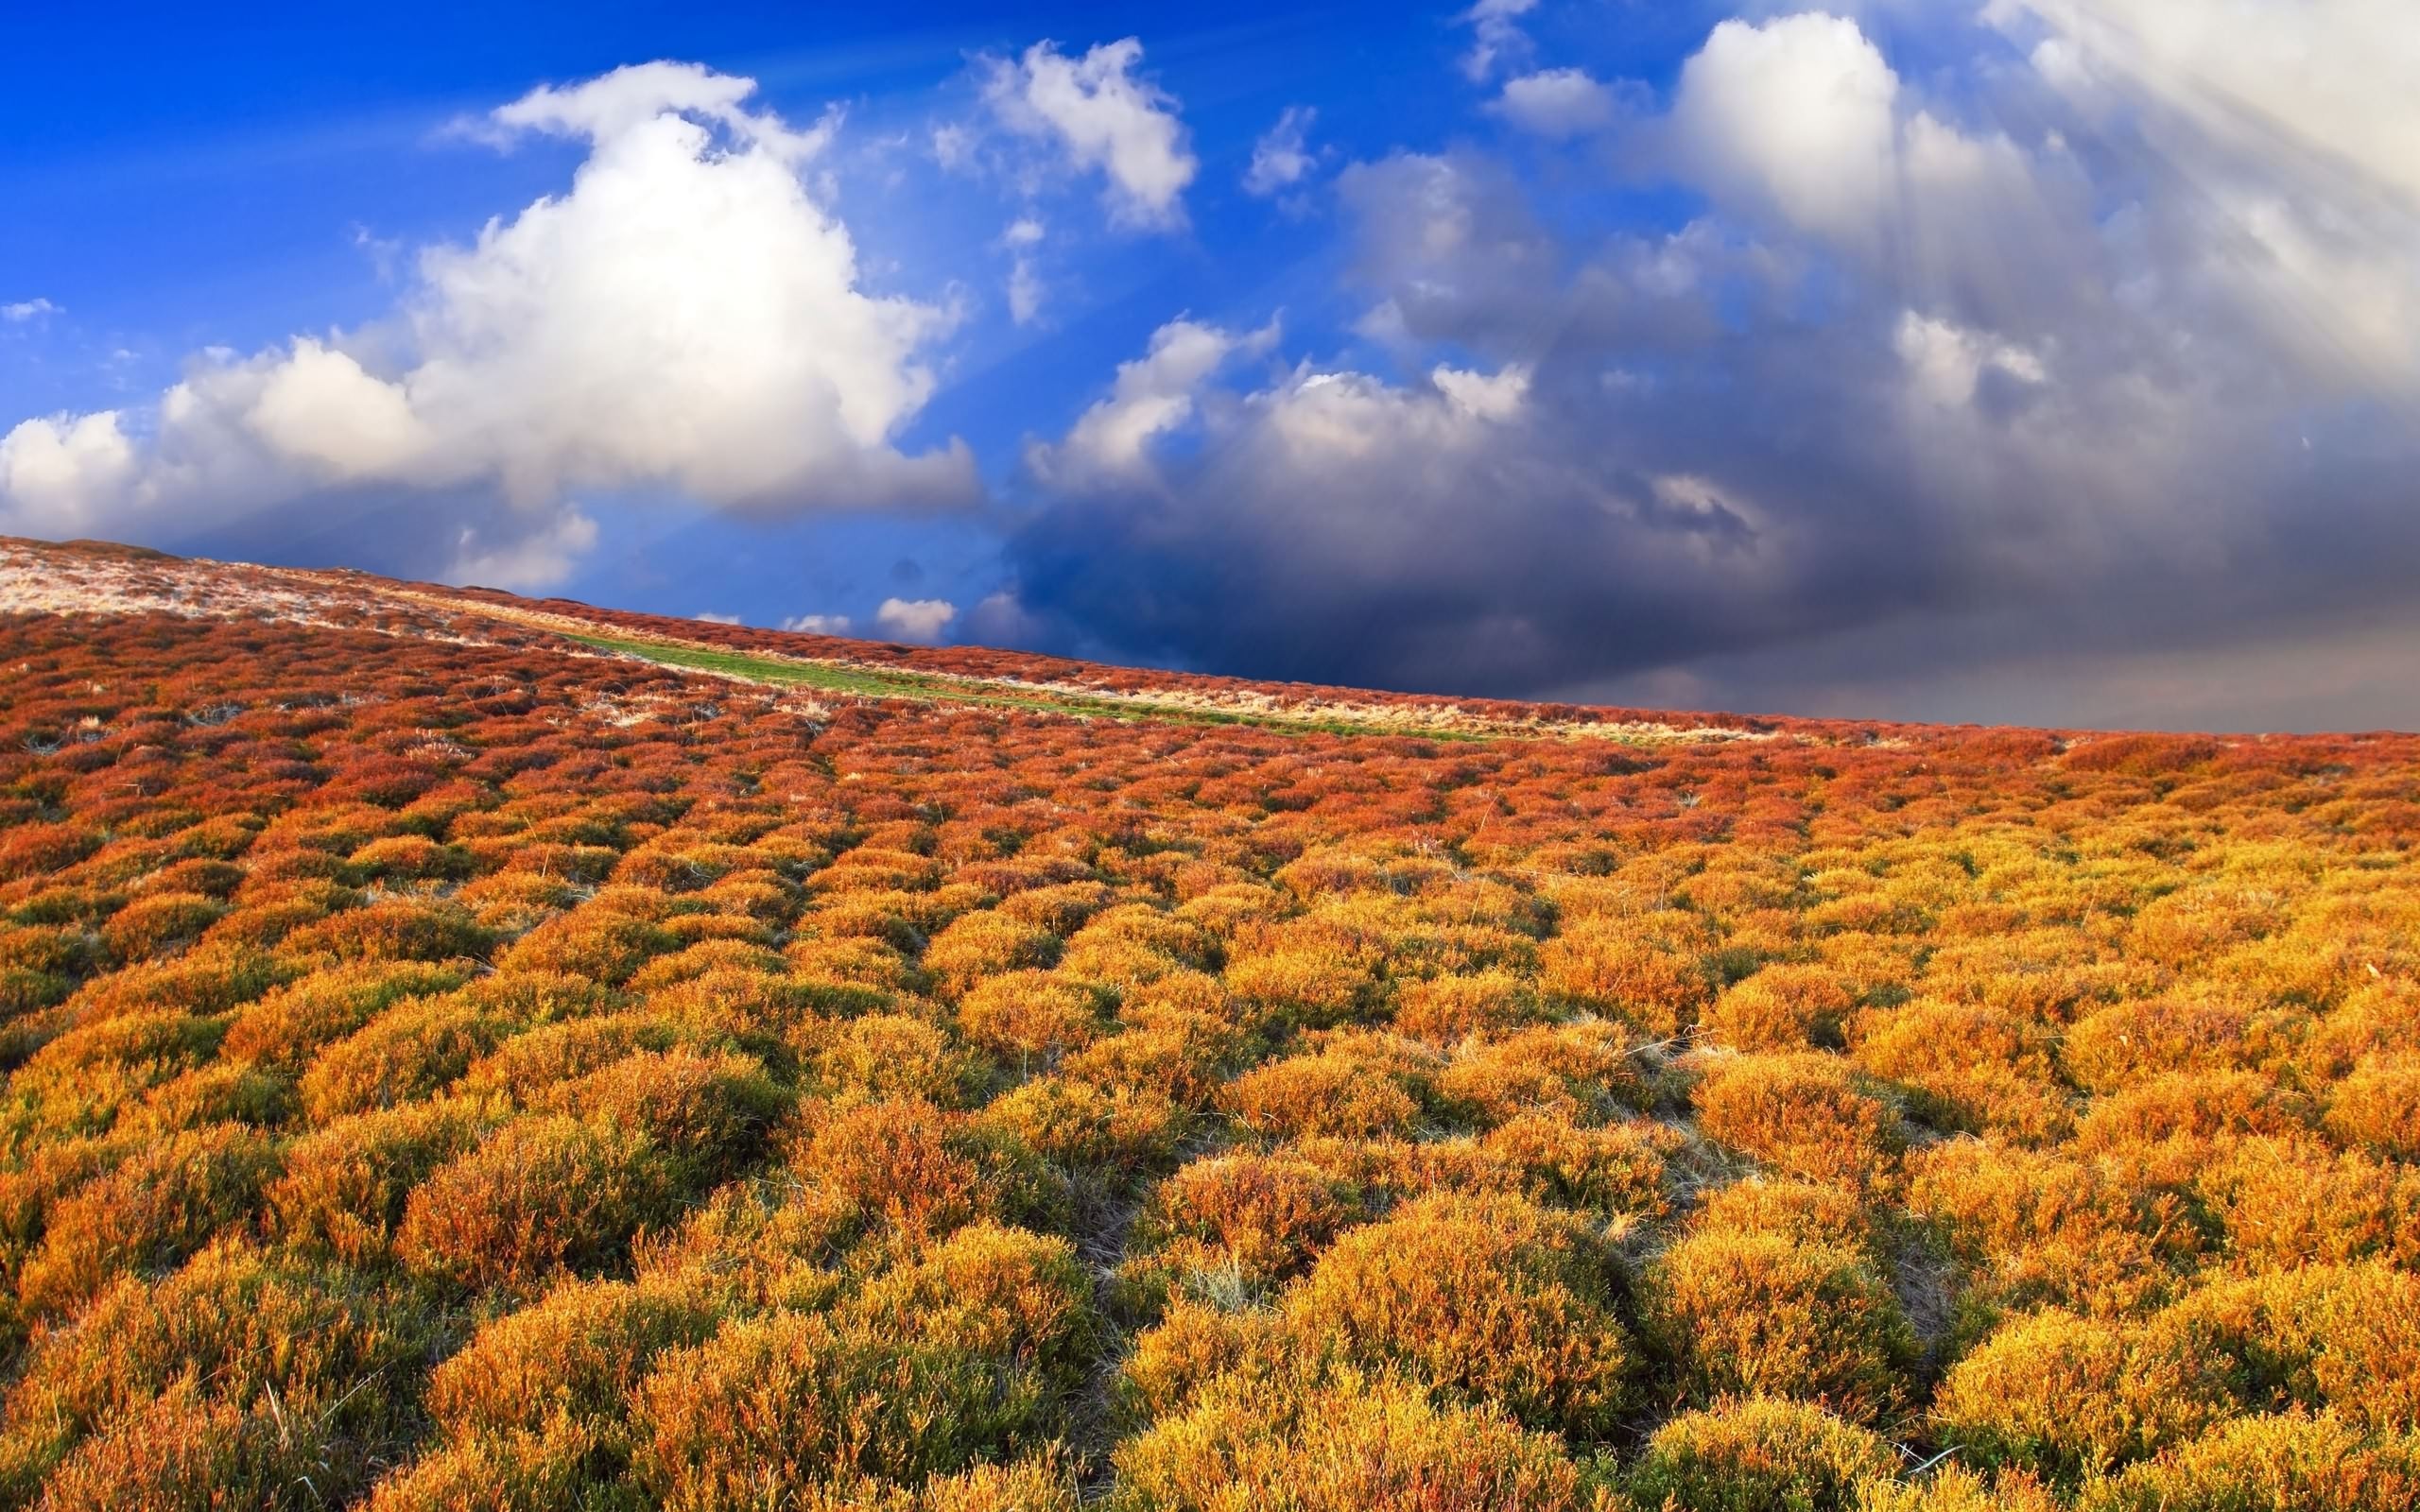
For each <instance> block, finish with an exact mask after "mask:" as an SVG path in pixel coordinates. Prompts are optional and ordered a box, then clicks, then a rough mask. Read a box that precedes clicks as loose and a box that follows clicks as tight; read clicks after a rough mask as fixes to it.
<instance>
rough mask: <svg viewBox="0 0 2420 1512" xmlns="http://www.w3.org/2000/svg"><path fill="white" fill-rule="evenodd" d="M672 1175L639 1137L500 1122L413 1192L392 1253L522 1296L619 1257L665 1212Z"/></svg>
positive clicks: (575, 1124) (557, 1122) (548, 1121)
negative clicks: (560, 1275)
mask: <svg viewBox="0 0 2420 1512" xmlns="http://www.w3.org/2000/svg"><path fill="white" fill-rule="evenodd" d="M671 1179H672V1178H671V1175H670V1173H669V1172H667V1171H666V1169H665V1164H664V1159H663V1156H662V1155H661V1153H660V1152H658V1151H657V1150H656V1148H655V1146H654V1145H653V1144H652V1143H649V1142H648V1139H647V1138H646V1137H645V1136H644V1135H642V1134H637V1133H633V1132H630V1131H626V1130H622V1129H618V1128H613V1127H606V1128H598V1127H596V1126H594V1125H588V1124H584V1123H582V1122H580V1121H579V1120H578V1119H572V1118H563V1117H531V1118H525V1119H521V1120H518V1121H516V1122H514V1123H510V1124H507V1125H505V1126H504V1127H502V1128H500V1129H498V1130H496V1131H495V1132H494V1133H493V1134H492V1135H490V1136H488V1138H487V1140H486V1142H485V1143H482V1144H480V1145H479V1146H478V1147H477V1148H476V1149H474V1150H471V1151H469V1152H468V1153H466V1154H463V1155H459V1156H457V1157H456V1158H455V1159H454V1160H450V1161H448V1162H447V1163H446V1164H444V1165H442V1166H440V1167H438V1169H437V1170H436V1171H435V1172H434V1173H432V1174H431V1175H430V1176H429V1177H428V1178H427V1179H426V1180H425V1181H423V1182H422V1183H421V1184H420V1185H419V1186H417V1187H415V1188H413V1189H412V1193H411V1195H410V1197H409V1198H408V1199H407V1200H406V1204H405V1209H404V1221H403V1225H402V1227H401V1228H400V1229H397V1231H396V1234H395V1251H396V1254H397V1255H398V1257H399V1258H401V1259H402V1261H403V1262H404V1263H405V1264H406V1265H408V1266H410V1267H411V1268H412V1269H413V1270H414V1271H417V1272H419V1273H421V1274H423V1275H425V1276H428V1277H431V1278H433V1279H436V1280H442V1281H446V1282H449V1283H451V1284H454V1285H457V1286H460V1287H464V1288H467V1289H470V1290H474V1291H485V1290H489V1289H492V1288H504V1289H507V1290H511V1291H527V1290H528V1289H530V1288H532V1287H534V1286H536V1285H539V1284H541V1283H543V1282H544V1281H545V1280H547V1279H548V1278H549V1277H551V1276H552V1275H554V1274H555V1273H556V1272H557V1271H559V1270H564V1269H568V1270H572V1271H575V1272H579V1271H590V1270H595V1269H597V1268H600V1267H603V1266H606V1265H610V1264H613V1263H615V1262H617V1261H618V1260H619V1259H620V1257H621V1256H622V1255H623V1253H624V1252H625V1250H626V1249H627V1247H628V1246H629V1244H630V1240H631V1235H633V1234H635V1233H636V1232H637V1231H638V1230H639V1229H641V1228H643V1227H645V1226H647V1225H649V1224H651V1223H660V1222H662V1221H663V1220H664V1219H665V1217H666V1215H667V1212H668V1206H667V1200H666V1199H667V1197H668V1195H669V1190H670V1186H671Z"/></svg>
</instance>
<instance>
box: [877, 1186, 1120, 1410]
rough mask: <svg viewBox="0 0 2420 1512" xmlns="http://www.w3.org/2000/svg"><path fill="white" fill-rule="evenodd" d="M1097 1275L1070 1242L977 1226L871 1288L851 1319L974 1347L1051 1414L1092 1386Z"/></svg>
mask: <svg viewBox="0 0 2420 1512" xmlns="http://www.w3.org/2000/svg"><path fill="white" fill-rule="evenodd" d="M1092 1291H1093V1288H1092V1277H1091V1276H1090V1274H1089V1273H1087V1272H1086V1271H1085V1269H1084V1267H1083V1265H1082V1263H1080V1262H1079V1261H1078V1260H1077V1258H1076V1250H1075V1246H1072V1245H1070V1244H1069V1243H1067V1241H1065V1240H1063V1239H1058V1238H1050V1237H1046V1236H1044V1235H1041V1234H1036V1233H1031V1232H1029V1231H1027V1230H1025V1229H1011V1228H1004V1227H1002V1226H1000V1225H998V1224H993V1223H977V1224H973V1225H970V1226H969V1227H967V1228H964V1229H959V1230H958V1231H957V1232H956V1233H954V1234H951V1235H950V1236H949V1237H947V1238H946V1239H943V1240H942V1241H941V1242H940V1243H938V1244H936V1245H934V1246H932V1247H931V1248H930V1249H928V1250H926V1251H925V1252H924V1253H923V1254H921V1255H919V1256H917V1257H916V1258H915V1259H914V1260H912V1261H909V1262H908V1263H903V1264H901V1265H900V1266H898V1267H897V1268H896V1269H893V1270H891V1271H890V1272H889V1273H888V1274H886V1275H883V1276H879V1277H876V1278H875V1279H873V1280H871V1281H869V1282H867V1283H866V1286H865V1289H864V1290H863V1291H861V1292H859V1293H858V1294H857V1295H856V1297H853V1298H852V1299H851V1300H850V1303H849V1307H848V1313H849V1315H850V1316H851V1317H852V1318H854V1319H856V1320H858V1321H861V1322H862V1323H863V1324H864V1325H865V1326H866V1328H867V1329H868V1330H869V1331H870V1332H873V1334H875V1335H876V1336H879V1337H884V1338H891V1339H920V1340H923V1341H924V1342H925V1343H928V1344H931V1345H934V1346H936V1347H941V1348H946V1349H963V1350H969V1351H972V1352H973V1353H976V1354H979V1355H982V1356H984V1357H985V1358H987V1359H990V1360H993V1361H995V1362H997V1363H998V1364H999V1365H1001V1366H1005V1367H1008V1368H1011V1369H1013V1370H1014V1371H1016V1372H1018V1373H1019V1375H1020V1378H1021V1379H1020V1382H1019V1383H1018V1384H1017V1385H1015V1386H1013V1387H1011V1392H1012V1394H1014V1395H1018V1396H1030V1397H1032V1398H1033V1399H1034V1400H1036V1401H1037V1402H1038V1403H1040V1404H1042V1405H1041V1407H1040V1408H1038V1410H1041V1411H1050V1410H1053V1409H1054V1408H1055V1406H1056V1405H1057V1404H1058V1403H1060V1402H1062V1401H1063V1400H1065V1399H1067V1398H1069V1397H1072V1396H1073V1395H1074V1394H1075V1393H1077V1392H1078V1391H1079V1390H1080V1389H1081V1388H1082V1386H1083V1384H1084V1379H1085V1371H1086V1369H1087V1368H1088V1367H1089V1366H1090V1364H1091V1361H1092V1355H1093V1351H1094V1349H1095V1348H1096V1347H1097V1345H1098V1330H1099V1324H1098V1320H1097V1319H1096V1318H1095V1317H1094V1316H1093V1309H1092Z"/></svg>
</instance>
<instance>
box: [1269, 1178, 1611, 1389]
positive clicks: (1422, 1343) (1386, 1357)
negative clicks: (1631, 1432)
mask: <svg viewBox="0 0 2420 1512" xmlns="http://www.w3.org/2000/svg"><path fill="white" fill-rule="evenodd" d="M1285 1315H1286V1321H1287V1326H1288V1332H1289V1333H1291V1334H1292V1335H1293V1336H1294V1337H1296V1338H1298V1339H1300V1340H1301V1341H1302V1344H1303V1347H1305V1348H1306V1349H1310V1350H1312V1351H1315V1352H1316V1353H1318V1354H1320V1355H1322V1356H1324V1357H1326V1358H1330V1359H1333V1360H1335V1361H1338V1362H1340V1363H1343V1364H1346V1365H1349V1366H1355V1367H1357V1368H1358V1369H1361V1370H1364V1371H1367V1372H1373V1373H1376V1372H1383V1371H1386V1370H1388V1369H1392V1368H1401V1369H1406V1370H1409V1371H1411V1372H1413V1373H1414V1374H1415V1375H1417V1376H1418V1377H1419V1378H1420V1379H1423V1380H1426V1381H1428V1382H1431V1383H1435V1384H1436V1385H1438V1386H1440V1387H1443V1388H1444V1389H1446V1390H1448V1391H1451V1392H1453V1393H1456V1394H1457V1395H1459V1396H1461V1397H1462V1398H1464V1399H1465V1400H1472V1401H1476V1402H1485V1403H1491V1404H1494V1405H1495V1406H1499V1407H1502V1408H1503V1409H1504V1410H1506V1411H1508V1412H1510V1413H1511V1414H1512V1415H1513V1417H1516V1418H1518V1419H1520V1420H1521V1421H1522V1422H1524V1423H1526V1424H1528V1425H1529V1426H1530V1427H1534V1428H1547V1429H1560V1430H1563V1431H1564V1432H1566V1433H1570V1434H1573V1435H1578V1436H1582V1437H1599V1436H1602V1435H1604V1433H1605V1432H1606V1431H1607V1430H1608V1429H1610V1427H1611V1426H1612V1424H1613V1423H1614V1422H1615V1421H1616V1419H1617V1418H1618V1417H1619V1415H1620V1413H1621V1412H1622V1410H1623V1408H1624V1406H1625V1405H1626V1404H1627V1402H1628V1400H1629V1378H1630V1376H1631V1373H1632V1371H1633V1369H1634V1366H1635V1363H1636V1362H1635V1360H1634V1350H1633V1348H1632V1345H1631V1342H1630V1336H1629V1332H1628V1331H1627V1330H1626V1329H1624V1328H1623V1327H1622V1325H1621V1322H1620V1320H1619V1319H1618V1318H1617V1317H1616V1315H1615V1314H1614V1311H1613V1308H1612V1305H1611V1297H1610V1290H1609V1285H1608V1278H1607V1266H1606V1257H1605V1256H1604V1255H1603V1254H1602V1253H1601V1252H1600V1251H1599V1249H1598V1248H1597V1246H1596V1241H1595V1239H1594V1236H1593V1235H1591V1234H1590V1233H1589V1232H1588V1231H1587V1229H1585V1228H1584V1226H1582V1225H1581V1224H1579V1223H1576V1222H1574V1221H1572V1220H1570V1219H1568V1218H1566V1217H1564V1216H1562V1215H1559V1214H1556V1213H1553V1212H1551V1211H1547V1210H1546V1209H1543V1208H1539V1207H1536V1206H1533V1205H1531V1204H1530V1203H1528V1202H1526V1201H1524V1200H1522V1199H1521V1198H1518V1197H1512V1196H1489V1197H1481V1196H1453V1195H1447V1196H1440V1197H1432V1198H1427V1199H1425V1200H1423V1201H1420V1202H1416V1203H1413V1204H1411V1205H1410V1206H1409V1207H1408V1208H1405V1209H1403V1210H1401V1211H1398V1212H1397V1213H1395V1214H1393V1215H1392V1216H1390V1217H1388V1218H1386V1219H1384V1220H1382V1221H1380V1222H1377V1223H1374V1224H1369V1225H1367V1226H1365V1227H1362V1228H1359V1229H1353V1230H1351V1231H1350V1232H1348V1233H1346V1234H1344V1235H1343V1236H1342V1237H1341V1238H1340V1239H1339V1240H1338V1241H1337V1242H1336V1244H1335V1245H1334V1246H1332V1247H1331V1248H1330V1249H1329V1250H1328V1251H1327V1253H1326V1254H1325V1255H1323V1256H1322V1257H1321V1259H1320V1261H1319V1263H1318V1264H1317V1265H1315V1266H1314V1267H1313V1268H1312V1270H1311V1273H1310V1275H1309V1277H1308V1278H1306V1279H1305V1280H1304V1281H1303V1282H1302V1283H1301V1284H1300V1285H1298V1286H1297V1287H1295V1288H1294V1289H1292V1290H1291V1291H1290V1292H1288V1295H1287V1297H1286V1302H1285Z"/></svg>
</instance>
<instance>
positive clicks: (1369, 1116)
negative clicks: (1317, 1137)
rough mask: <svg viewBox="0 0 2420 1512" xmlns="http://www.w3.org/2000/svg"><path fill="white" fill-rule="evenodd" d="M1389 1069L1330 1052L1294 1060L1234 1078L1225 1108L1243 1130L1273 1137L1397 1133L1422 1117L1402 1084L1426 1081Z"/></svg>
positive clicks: (1357, 1136)
mask: <svg viewBox="0 0 2420 1512" xmlns="http://www.w3.org/2000/svg"><path fill="white" fill-rule="evenodd" d="M1390 1070H1391V1068H1387V1067H1384V1066H1381V1065H1373V1064H1371V1063H1370V1062H1369V1061H1367V1060H1364V1059H1361V1058H1359V1057H1354V1056H1350V1055H1345V1054H1339V1053H1336V1052H1332V1051H1327V1052H1320V1053H1316V1054H1312V1055H1307V1056H1295V1057H1289V1058H1288V1059H1285V1060H1273V1061H1271V1062H1269V1063H1268V1064H1266V1065H1263V1066H1260V1067H1257V1068H1255V1069H1254V1070H1252V1071H1249V1072H1246V1073H1245V1074H1243V1075H1241V1076H1238V1077H1237V1078H1236V1080H1235V1081H1234V1082H1233V1083H1231V1084H1230V1085H1229V1086H1228V1088H1227V1092H1226V1104H1227V1107H1228V1108H1230V1109H1231V1110H1232V1111H1233V1112H1234V1113H1235V1116H1236V1119H1237V1121H1239V1122H1240V1123H1241V1124H1242V1125H1244V1126H1245V1127H1246V1128H1248V1129H1251V1130H1252V1131H1253V1132H1254V1133H1256V1134H1262V1135H1267V1136H1271V1137H1273V1138H1287V1137H1292V1136H1301V1135H1305V1134H1329V1135H1340V1136H1343V1137H1346V1138H1353V1139H1366V1138H1368V1137H1369V1136H1371V1135H1374V1134H1382V1133H1388V1132H1401V1131H1404V1130H1408V1129H1409V1128H1410V1127H1411V1126H1412V1125H1414V1124H1415V1123H1417V1122H1418V1121H1419V1118H1420V1114H1421V1104H1420V1099H1419V1097H1417V1096H1416V1095H1414V1093H1413V1091H1412V1090H1411V1087H1408V1086H1407V1085H1406V1083H1407V1082H1409V1083H1411V1084H1412V1086H1420V1085H1422V1084H1423V1083H1424V1082H1425V1081H1426V1078H1425V1077H1419V1076H1417V1074H1411V1075H1407V1074H1390Z"/></svg>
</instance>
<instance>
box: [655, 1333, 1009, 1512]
mask: <svg viewBox="0 0 2420 1512" xmlns="http://www.w3.org/2000/svg"><path fill="white" fill-rule="evenodd" d="M1000 1387H1001V1383H1000V1382H999V1381H998V1379H997V1378H996V1377H995V1375H994V1371H993V1368H992V1366H991V1365H990V1363H989V1362H987V1361H985V1360H984V1359H982V1358H981V1357H980V1356H977V1355H975V1354H972V1353H969V1352H965V1351H961V1350H957V1349H947V1348H932V1347H922V1346H915V1345H908V1344H900V1343H893V1342H887V1341H883V1340H880V1339H877V1338H874V1337H873V1336H870V1335H869V1334H867V1333H865V1332H858V1331H855V1330H850V1329H846V1328H842V1327H839V1326H837V1325H836V1324H835V1323H834V1322H833V1321H832V1320H830V1319H828V1318H825V1317H822V1316H820V1315H817V1314H802V1313H776V1314H771V1315H769V1316H767V1317H764V1318H761V1319H752V1320H742V1321H734V1322H730V1323H726V1324H725V1325H724V1326H723V1328H722V1330H721V1332H718V1333H717V1334H716V1335H715V1336H714V1337H713V1338H712V1339H709V1340H707V1341H706V1342H705V1343H703V1344H700V1345H698V1346H695V1347H693V1348H690V1349H675V1350H672V1351H671V1352H670V1353H668V1354H666V1355H665V1356H663V1357H662V1358H661V1359H660V1360H659V1361H658V1362H657V1364H656V1366H655V1368H654V1370H653V1371H652V1372H651V1373H650V1374H649V1375H648V1377H647V1378H646V1379H645V1380H644V1381H642V1382H641V1383H639V1386H638V1390H637V1393H636V1396H635V1400H634V1405H635V1408H636V1417H637V1420H638V1421H639V1422H640V1423H641V1424H642V1425H643V1426H642V1433H641V1435H640V1436H639V1438H638V1441H637V1442H636V1444H635V1445H634V1446H633V1449H632V1452H631V1474H632V1478H633V1480H634V1481H635V1483H636V1485H637V1486H638V1487H639V1488H640V1489H641V1490H642V1491H643V1492H644V1493H645V1494H646V1495H647V1496H648V1498H649V1499H650V1500H651V1502H652V1503H653V1504H655V1505H658V1506H662V1507H666V1508H671V1509H675V1512H690V1509H698V1512H702V1509H707V1508H721V1507H728V1506H747V1505H767V1506H777V1505H783V1504H786V1503H795V1502H797V1501H800V1500H802V1499H804V1497H805V1496H806V1495H807V1493H808V1492H809V1491H810V1490H811V1489H812V1488H813V1487H815V1486H818V1485H821V1484H824V1483H828V1482H832V1481H836V1480H841V1479H845V1478H847V1477H850V1476H852V1475H866V1476H874V1477H879V1478H881V1479H883V1480H887V1481H893V1482H899V1483H904V1484H908V1485H913V1484H915V1483H917V1482H920V1481H922V1480H924V1479H925V1477H927V1476H930V1475H933V1474H936V1473H943V1472H948V1471H954V1470H958V1469H963V1468H965V1467H967V1466H969V1465H970V1464H972V1463H973V1462H975V1461H977V1460H978V1459H984V1458H991V1457H995V1456H999V1455H1001V1454H1002V1453H1004V1452H1008V1451H1011V1450H1013V1449H1014V1448H1017V1447H1021V1444H1022V1439H1021V1435H1022V1434H1023V1433H1024V1432H1025V1431H1026V1430H1027V1429H1028V1427H1029V1424H1030V1423H1031V1420H1032V1418H1033V1416H1034V1414H1035V1412H1036V1410H1037V1403H1036V1402H1035V1401H1034V1400H1032V1399H1031V1398H1030V1397H1029V1396H1027V1395H1025V1394H1023V1393H1020V1392H1018V1391H1017V1390H1015V1389H1014V1388H1013V1386H1011V1389H1009V1390H1007V1391H1005V1392H1003V1391H1002V1390H1001V1389H1000ZM1033 1447H1036V1448H1039V1447H1040V1445H1039V1443H1036V1444H1035V1445H1034V1446H1033Z"/></svg>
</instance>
